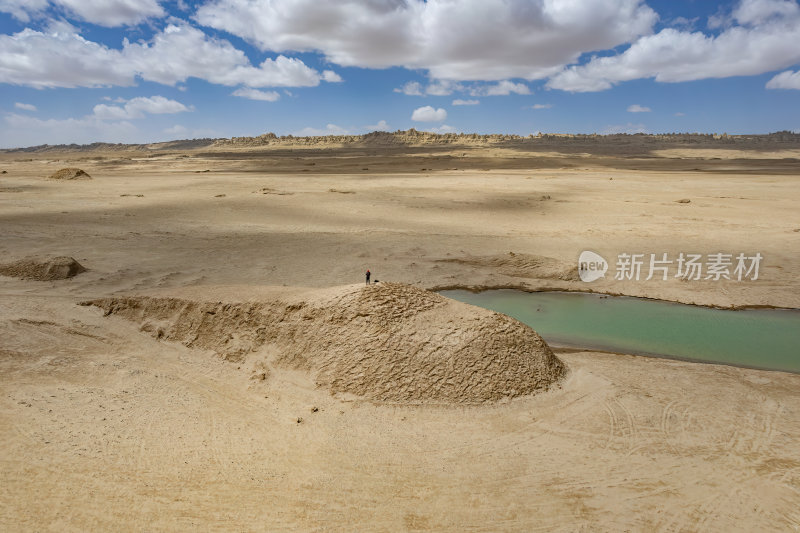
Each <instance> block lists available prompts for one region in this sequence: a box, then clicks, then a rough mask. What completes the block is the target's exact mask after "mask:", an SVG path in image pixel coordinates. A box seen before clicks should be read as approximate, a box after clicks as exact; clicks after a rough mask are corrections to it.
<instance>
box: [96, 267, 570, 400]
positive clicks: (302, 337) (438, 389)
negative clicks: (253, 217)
mask: <svg viewBox="0 0 800 533" xmlns="http://www.w3.org/2000/svg"><path fill="white" fill-rule="evenodd" d="M84 305H96V306H99V307H101V308H102V309H104V310H105V312H106V314H107V315H119V316H122V317H125V318H127V319H130V320H133V321H135V322H137V323H139V324H141V329H142V330H143V331H146V332H149V333H151V334H152V335H154V336H156V337H157V338H163V339H167V340H173V341H178V342H182V343H183V344H185V345H186V346H189V347H193V348H201V349H209V350H213V351H215V352H216V353H218V354H219V355H220V356H222V357H224V358H225V359H227V360H232V361H244V360H245V359H248V360H251V359H252V358H254V357H256V358H259V357H261V358H263V359H264V361H263V363H264V365H265V367H267V368H270V367H272V368H275V367H284V368H291V369H300V370H305V371H307V372H309V373H310V374H311V375H312V377H313V379H314V381H315V383H316V384H317V386H320V387H325V388H328V389H329V390H330V391H331V393H334V394H353V395H357V396H359V397H362V398H366V399H370V400H376V401H383V402H392V403H462V404H470V403H483V402H490V401H498V400H503V399H510V398H514V397H517V396H523V395H527V394H531V393H534V392H536V391H540V390H544V389H546V388H547V387H548V386H550V385H551V384H553V383H555V382H557V381H558V380H559V379H560V378H561V377H563V375H564V374H565V367H564V365H563V364H562V363H561V361H560V360H559V359H558V358H557V357H556V356H555V355H553V352H552V351H551V350H550V348H549V347H548V346H547V344H546V343H545V341H544V340H543V339H542V338H541V337H540V336H539V335H538V334H537V333H536V332H535V331H533V330H532V329H531V328H530V327H528V326H526V325H524V324H522V323H520V322H518V321H516V320H514V319H512V318H509V317H507V316H505V315H501V314H499V313H495V312H492V311H488V310H484V309H481V308H478V307H474V306H471V305H467V304H464V303H461V302H456V301H454V300H450V299H447V298H445V297H443V296H440V295H438V294H436V293H433V292H429V291H425V290H422V289H418V288H415V287H412V286H409V285H403V284H397V283H380V284H373V285H368V286H362V285H352V286H345V287H335V288H332V289H288V288H262V289H254V288H252V287H249V288H244V287H241V288H230V287H228V288H222V287H206V288H185V289H180V290H177V291H172V292H171V293H169V294H164V293H160V294H157V295H148V296H136V297H122V298H103V299H97V300H92V301H89V302H84Z"/></svg>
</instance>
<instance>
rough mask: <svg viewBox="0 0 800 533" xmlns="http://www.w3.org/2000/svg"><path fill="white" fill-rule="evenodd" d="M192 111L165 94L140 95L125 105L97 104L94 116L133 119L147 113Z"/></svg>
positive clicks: (161, 113)
mask: <svg viewBox="0 0 800 533" xmlns="http://www.w3.org/2000/svg"><path fill="white" fill-rule="evenodd" d="M184 111H190V109H189V108H188V107H186V106H185V105H183V104H182V103H180V102H178V101H177V100H170V99H169V98H165V97H163V96H152V97H149V98H148V97H144V96H139V97H137V98H133V99H131V100H128V101H127V102H126V103H125V105H124V106H116V105H108V104H97V105H96V106H94V109H93V116H94V117H95V118H98V119H101V120H131V119H136V118H143V117H144V116H145V114H150V115H164V114H171V113H182V112H184Z"/></svg>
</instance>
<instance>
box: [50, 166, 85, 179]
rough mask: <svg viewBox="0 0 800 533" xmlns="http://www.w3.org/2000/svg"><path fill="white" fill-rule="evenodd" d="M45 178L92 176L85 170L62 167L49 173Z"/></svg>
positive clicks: (82, 177) (83, 177) (81, 177)
mask: <svg viewBox="0 0 800 533" xmlns="http://www.w3.org/2000/svg"><path fill="white" fill-rule="evenodd" d="M47 179H51V180H90V179H92V177H91V176H90V175H89V174H87V173H86V171H84V170H81V169H79V168H62V169H61V170H59V171H58V172H55V173H53V174H51V175H50V176H49V177H48V178H47Z"/></svg>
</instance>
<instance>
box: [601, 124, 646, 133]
mask: <svg viewBox="0 0 800 533" xmlns="http://www.w3.org/2000/svg"><path fill="white" fill-rule="evenodd" d="M600 133H601V134H603V135H613V134H615V133H629V134H634V133H648V131H647V127H646V126H645V125H644V124H631V123H630V122H628V123H627V124H619V125H614V126H607V127H606V128H605V129H604V130H603V131H601V132H600Z"/></svg>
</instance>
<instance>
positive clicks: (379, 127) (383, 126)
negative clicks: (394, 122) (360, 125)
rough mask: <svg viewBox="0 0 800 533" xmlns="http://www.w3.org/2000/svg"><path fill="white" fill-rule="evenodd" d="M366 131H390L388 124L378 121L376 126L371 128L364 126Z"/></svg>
mask: <svg viewBox="0 0 800 533" xmlns="http://www.w3.org/2000/svg"><path fill="white" fill-rule="evenodd" d="M364 129H366V130H367V131H390V128H389V124H387V123H386V121H385V120H379V121H378V123H377V124H373V125H372V126H364Z"/></svg>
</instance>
